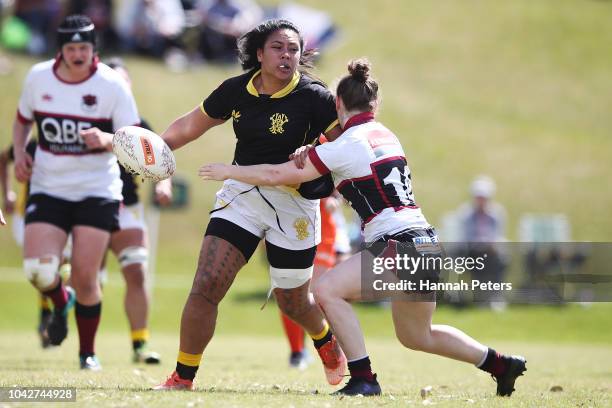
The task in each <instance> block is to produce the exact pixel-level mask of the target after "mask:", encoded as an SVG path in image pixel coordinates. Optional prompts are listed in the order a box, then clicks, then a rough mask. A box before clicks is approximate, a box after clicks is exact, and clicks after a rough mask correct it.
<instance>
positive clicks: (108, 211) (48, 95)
mask: <svg viewBox="0 0 612 408" xmlns="http://www.w3.org/2000/svg"><path fill="white" fill-rule="evenodd" d="M58 42H59V47H60V51H59V52H58V54H57V57H56V58H55V59H54V60H50V61H46V62H42V63H39V64H36V65H35V66H34V67H32V69H31V70H30V72H29V73H28V75H27V77H26V80H25V83H24V87H23V91H22V94H21V98H20V100H19V108H18V110H17V118H16V120H15V122H14V125H13V144H14V153H15V154H14V156H15V176H16V177H17V179H18V180H19V181H21V182H26V181H28V180H29V181H30V196H29V198H28V203H27V206H26V214H25V223H26V227H25V238H24V239H25V242H24V272H25V274H26V277H27V278H28V280H30V282H32V284H33V285H34V287H36V288H37V289H38V290H39V291H41V292H42V293H43V294H45V295H47V296H49V298H50V299H51V300H52V302H53V304H54V313H53V320H52V322H51V324H50V325H49V327H48V329H47V331H48V336H49V340H50V342H51V344H54V345H59V344H61V343H62V341H63V340H64V339H65V338H66V335H67V332H68V326H67V321H66V316H67V312H68V310H69V309H70V308H71V307H72V306H73V305H74V304H75V301H76V307H75V316H76V321H77V328H78V331H79V340H80V342H79V359H80V365H81V368H82V369H89V370H99V369H100V364H99V362H98V359H97V357H96V355H95V350H94V339H95V335H96V332H97V328H98V324H99V322H100V311H101V297H100V286H99V282H98V279H97V275H98V270H99V268H100V264H101V262H102V257H103V256H104V253H105V251H106V248H107V247H108V242H109V238H110V234H111V232H112V231H114V230H116V229H117V228H118V213H119V204H120V202H121V198H122V197H121V186H122V182H121V179H120V178H119V166H118V165H117V159H116V157H115V155H113V154H112V152H111V142H112V133H113V132H114V131H115V130H116V129H118V128H120V127H122V126H127V125H137V124H139V123H140V119H139V116H138V111H137V109H136V103H135V102H134V98H133V96H132V93H131V91H130V89H129V87H128V85H127V83H126V82H125V81H124V80H123V79H122V78H121V77H120V75H119V74H118V73H117V72H116V71H114V70H112V69H111V68H109V67H108V66H106V65H104V64H100V63H98V57H97V55H96V53H95V32H94V25H93V23H92V22H91V20H90V19H89V18H88V17H85V16H80V15H72V16H68V17H66V18H65V19H64V21H63V22H62V24H61V25H60V26H59V28H58ZM34 122H35V123H36V127H37V133H38V142H39V143H38V147H37V150H36V160H35V161H33V160H32V157H31V156H30V155H29V154H28V153H27V152H26V151H25V146H26V144H27V140H28V138H29V137H30V131H31V130H32V125H33V123H34ZM69 234H72V245H73V251H72V259H71V265H72V285H73V286H74V289H75V291H76V299H75V295H74V294H72V292H71V291H70V290H67V289H66V287H65V286H64V285H63V284H62V281H61V279H60V278H59V276H58V266H59V260H60V258H61V253H62V249H63V248H64V245H65V244H66V240H67V238H68V235H69Z"/></svg>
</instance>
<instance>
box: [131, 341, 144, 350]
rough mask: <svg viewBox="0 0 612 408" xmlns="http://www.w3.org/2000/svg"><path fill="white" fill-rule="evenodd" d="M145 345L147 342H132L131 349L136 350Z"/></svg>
mask: <svg viewBox="0 0 612 408" xmlns="http://www.w3.org/2000/svg"><path fill="white" fill-rule="evenodd" d="M145 344H147V342H146V341H144V340H134V341H133V342H132V349H134V350H138V349H140V348H142V347H144V345H145Z"/></svg>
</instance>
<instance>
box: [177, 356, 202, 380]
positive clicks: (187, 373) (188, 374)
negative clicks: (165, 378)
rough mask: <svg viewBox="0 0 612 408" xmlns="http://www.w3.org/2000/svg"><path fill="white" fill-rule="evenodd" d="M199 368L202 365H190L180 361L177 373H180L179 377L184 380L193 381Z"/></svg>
mask: <svg viewBox="0 0 612 408" xmlns="http://www.w3.org/2000/svg"><path fill="white" fill-rule="evenodd" d="M198 368H200V366H195V367H194V366H188V365H185V364H181V363H179V362H178V361H177V362H176V373H177V374H178V375H179V377H181V378H182V379H183V380H191V381H193V379H194V378H195V376H196V373H197V372H198Z"/></svg>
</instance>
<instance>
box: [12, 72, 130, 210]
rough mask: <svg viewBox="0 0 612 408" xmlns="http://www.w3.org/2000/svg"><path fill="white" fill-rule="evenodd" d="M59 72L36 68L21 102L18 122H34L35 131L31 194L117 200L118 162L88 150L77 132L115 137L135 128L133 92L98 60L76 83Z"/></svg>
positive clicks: (29, 75) (119, 185)
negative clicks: (94, 131) (126, 128)
mask: <svg viewBox="0 0 612 408" xmlns="http://www.w3.org/2000/svg"><path fill="white" fill-rule="evenodd" d="M58 66H59V60H50V61H46V62H41V63H39V64H36V65H34V67H32V69H31V70H30V72H29V73H28V75H27V77H26V79H25V83H24V87H23V91H22V94H21V98H20V100H19V108H18V111H17V119H18V120H19V121H21V122H22V123H24V124H27V123H31V122H33V121H35V122H36V127H37V130H38V148H37V150H36V160H35V161H34V167H33V169H32V178H31V180H30V185H31V187H30V188H31V190H30V191H31V193H32V194H34V193H45V194H48V195H51V196H55V197H58V198H61V199H64V200H69V201H79V200H82V199H84V198H85V197H102V198H110V199H114V200H121V199H122V197H121V186H122V182H121V179H120V177H119V166H118V165H117V158H116V156H115V155H114V154H113V153H111V152H107V151H101V150H89V149H88V148H87V146H86V145H85V143H84V142H83V140H82V139H81V136H80V134H79V132H80V131H81V130H84V129H89V128H92V127H97V128H99V129H100V130H102V131H104V132H108V133H114V131H115V130H117V129H119V128H120V127H122V126H127V125H137V124H139V123H140V119H139V116H138V111H137V109H136V103H135V102H134V97H133V96H132V92H131V91H130V89H129V86H128V84H127V83H126V81H125V80H124V79H123V78H122V77H121V76H120V75H119V74H118V73H117V72H116V71H114V70H113V69H111V68H110V67H108V66H107V65H104V64H101V63H97V60H96V61H95V62H94V65H93V66H92V69H91V75H90V76H89V77H88V78H86V79H85V80H83V81H80V82H75V83H71V82H66V81H64V80H62V79H60V78H59V76H57V74H56V70H57V67H58Z"/></svg>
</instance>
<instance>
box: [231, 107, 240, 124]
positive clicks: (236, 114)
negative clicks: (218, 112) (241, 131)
mask: <svg viewBox="0 0 612 408" xmlns="http://www.w3.org/2000/svg"><path fill="white" fill-rule="evenodd" d="M232 118H233V119H234V122H238V120H240V112H239V111H237V110H233V109H232Z"/></svg>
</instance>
